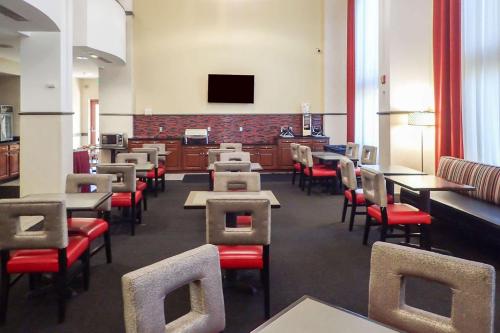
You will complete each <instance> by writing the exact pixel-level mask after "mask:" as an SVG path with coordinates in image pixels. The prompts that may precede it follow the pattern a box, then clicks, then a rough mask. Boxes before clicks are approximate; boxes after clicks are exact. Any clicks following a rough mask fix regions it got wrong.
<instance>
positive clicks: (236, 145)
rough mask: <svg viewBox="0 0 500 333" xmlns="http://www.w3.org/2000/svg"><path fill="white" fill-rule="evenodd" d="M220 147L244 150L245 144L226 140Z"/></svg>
mask: <svg viewBox="0 0 500 333" xmlns="http://www.w3.org/2000/svg"><path fill="white" fill-rule="evenodd" d="M220 149H234V151H242V150H243V144H241V143H232V142H225V143H221V144H220Z"/></svg>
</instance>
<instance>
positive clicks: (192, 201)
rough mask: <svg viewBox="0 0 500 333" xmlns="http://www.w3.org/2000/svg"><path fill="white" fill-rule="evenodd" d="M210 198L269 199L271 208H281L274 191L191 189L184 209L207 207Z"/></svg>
mask: <svg viewBox="0 0 500 333" xmlns="http://www.w3.org/2000/svg"><path fill="white" fill-rule="evenodd" d="M209 199H269V201H270V202H271V208H280V207H281V204H280V202H279V201H278V199H276V197H275V196H274V194H273V192H272V191H260V192H213V191H191V192H189V195H188V197H187V199H186V202H185V203H184V209H205V207H206V206H207V200H209Z"/></svg>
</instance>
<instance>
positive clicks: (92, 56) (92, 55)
mask: <svg viewBox="0 0 500 333" xmlns="http://www.w3.org/2000/svg"><path fill="white" fill-rule="evenodd" d="M90 57H91V58H92V59H97V58H99V56H97V55H95V54H91V55H90Z"/></svg>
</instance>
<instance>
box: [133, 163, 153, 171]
mask: <svg viewBox="0 0 500 333" xmlns="http://www.w3.org/2000/svg"><path fill="white" fill-rule="evenodd" d="M154 168H155V165H154V164H153V163H145V164H136V165H135V171H151V170H153V169H154Z"/></svg>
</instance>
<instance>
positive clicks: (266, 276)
mask: <svg viewBox="0 0 500 333" xmlns="http://www.w3.org/2000/svg"><path fill="white" fill-rule="evenodd" d="M261 274H262V282H263V285H264V316H265V318H266V319H269V318H270V317H271V292H270V289H271V288H270V272H269V245H265V246H264V268H263V269H262V271H261Z"/></svg>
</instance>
